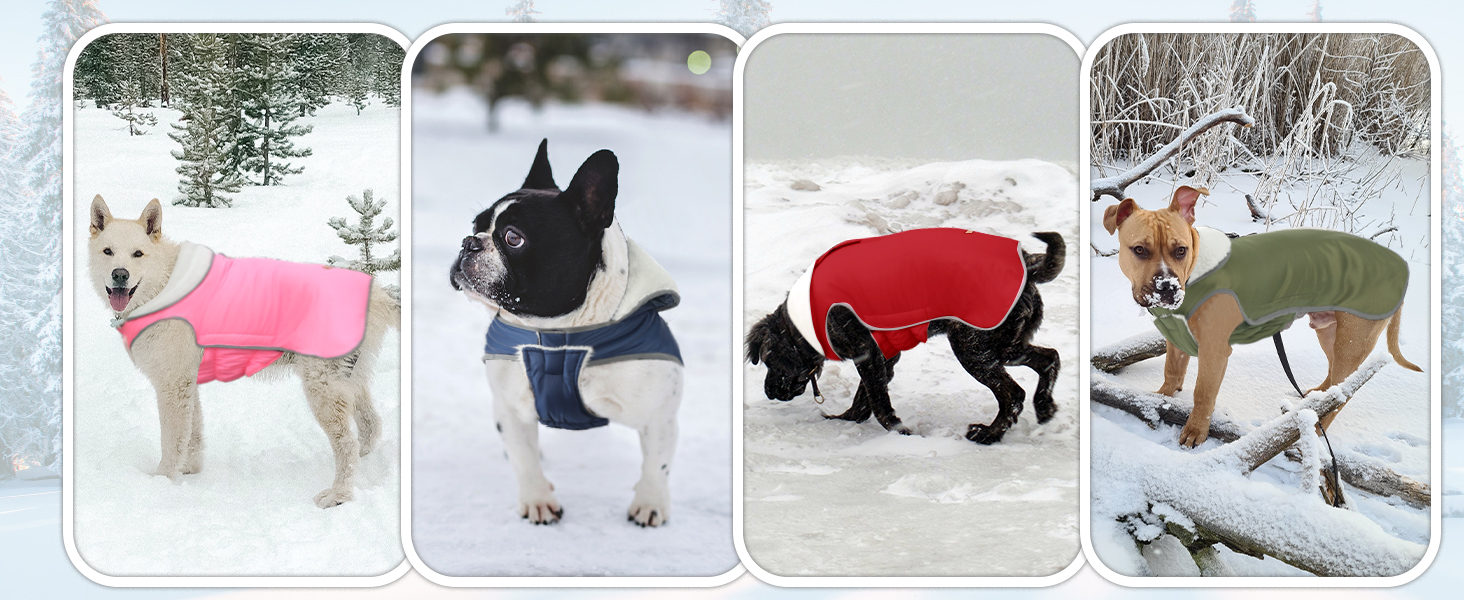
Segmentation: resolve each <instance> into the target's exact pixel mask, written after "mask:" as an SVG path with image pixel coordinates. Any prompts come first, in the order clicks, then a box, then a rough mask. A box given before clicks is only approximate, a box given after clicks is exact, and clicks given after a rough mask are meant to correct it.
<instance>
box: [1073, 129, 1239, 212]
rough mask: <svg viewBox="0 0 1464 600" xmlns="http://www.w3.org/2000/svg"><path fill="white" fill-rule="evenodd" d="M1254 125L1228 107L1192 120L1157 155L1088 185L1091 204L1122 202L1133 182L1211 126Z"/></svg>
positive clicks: (1176, 152)
mask: <svg viewBox="0 0 1464 600" xmlns="http://www.w3.org/2000/svg"><path fill="white" fill-rule="evenodd" d="M1255 122H1256V120H1255V119H1253V118H1251V116H1250V115H1247V114H1245V111H1244V110H1241V109H1239V108H1227V109H1225V110H1222V111H1219V112H1215V113H1212V114H1209V115H1206V116H1205V117H1203V118H1201V119H1200V120H1199V121H1195V124H1194V125H1190V126H1189V128H1188V129H1185V130H1184V131H1183V132H1182V133H1180V134H1179V137H1176V138H1174V140H1172V141H1170V142H1169V143H1168V144H1165V145H1164V147H1163V148H1160V149H1159V151H1158V152H1155V153H1154V154H1153V155H1151V156H1149V158H1146V159H1144V162H1141V163H1139V164H1137V165H1134V167H1133V168H1132V169H1129V170H1127V171H1124V172H1122V173H1119V174H1117V175H1114V176H1112V177H1104V178H1101V179H1094V180H1093V182H1092V184H1091V185H1090V186H1089V187H1091V188H1092V190H1093V201H1094V202H1097V201H1098V199H1099V198H1102V197H1103V196H1105V195H1107V196H1113V197H1114V198H1116V199H1118V200H1123V199H1124V192H1125V191H1126V190H1127V189H1128V186H1130V185H1133V183H1134V182H1135V181H1138V180H1140V179H1143V178H1144V176H1146V175H1148V174H1149V173H1151V172H1153V171H1154V169H1157V168H1159V165H1162V164H1164V161H1167V160H1169V159H1170V158H1173V157H1174V155H1176V154H1179V150H1180V148H1183V147H1184V145H1185V143H1186V142H1188V141H1190V140H1192V139H1194V138H1195V137H1197V136H1199V135H1200V134H1201V133H1204V132H1205V131H1207V130H1209V129H1210V128H1211V127H1214V126H1216V125H1219V124H1221V123H1238V124H1239V125H1240V126H1241V127H1250V126H1251V125H1253V124H1255Z"/></svg>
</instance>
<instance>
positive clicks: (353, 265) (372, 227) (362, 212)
mask: <svg viewBox="0 0 1464 600" xmlns="http://www.w3.org/2000/svg"><path fill="white" fill-rule="evenodd" d="M371 196H372V192H371V190H369V189H368V190H364V191H362V192H361V197H360V198H357V197H355V196H346V202H347V203H349V204H350V205H351V209H352V210H355V211H356V214H357V215H359V216H358V217H357V219H356V224H355V225H348V224H346V219H345V217H331V218H330V220H328V221H326V224H328V225H330V226H331V228H333V229H335V230H336V235H338V236H340V238H341V240H342V241H344V242H345V243H347V244H350V245H352V246H360V247H361V258H359V259H357V260H350V261H348V260H346V259H345V258H342V257H339V256H332V257H330V259H329V260H327V261H326V262H327V264H329V265H331V266H333V267H345V268H347V269H354V270H357V271H361V272H363V273H371V274H373V275H375V274H376V273H380V272H382V271H395V270H397V269H400V268H402V251H401V249H396V250H393V251H392V253H391V256H387V257H385V258H378V257H376V256H375V255H374V254H373V253H372V249H373V248H375V247H376V246H377V245H378V244H385V243H388V242H393V241H396V239H397V232H395V231H391V226H392V220H391V217H382V220H381V226H380V227H377V226H376V224H375V220H376V217H378V216H380V215H381V209H382V208H383V207H385V206H386V200H381V201H374V200H373V199H372V197H371Z"/></svg>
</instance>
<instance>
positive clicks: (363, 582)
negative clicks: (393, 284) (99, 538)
mask: <svg viewBox="0 0 1464 600" xmlns="http://www.w3.org/2000/svg"><path fill="white" fill-rule="evenodd" d="M111 33H374V34H377V35H381V36H385V37H387V38H390V39H391V40H392V41H394V42H396V43H397V44H398V45H400V46H401V47H403V48H406V47H407V37H406V36H404V35H402V34H401V32H398V31H397V30H395V29H392V28H390V27H387V26H385V25H380V24H376V23H109V24H106V25H102V26H100V27H97V28H95V29H92V30H91V31H88V32H86V34H85V35H82V36H81V38H79V39H77V40H76V43H75V44H74V45H72V46H71V51H70V52H69V53H67V55H66V66H65V67H64V68H65V71H64V72H63V73H62V89H61V98H62V100H61V102H62V111H61V123H62V128H61V130H62V133H61V135H62V141H61V146H62V150H61V154H62V169H61V173H62V174H61V177H62V180H61V312H62V315H63V318H62V338H61V339H62V342H63V346H64V349H65V351H64V352H62V358H61V361H62V365H61V373H62V379H61V413H62V442H61V452H62V483H63V486H64V487H63V488H62V490H61V492H62V493H61V505H62V510H61V527H62V531H61V541H62V542H63V543H64V544H65V545H66V556H67V557H68V558H70V559H71V564H72V565H73V566H75V567H76V570H77V571H80V572H81V574H82V575H83V576H85V577H86V578H87V579H90V580H92V581H93V582H96V583H99V584H102V585H105V586H110V587H353V588H363V587H377V586H382V585H386V584H388V583H391V582H393V581H396V580H397V579H400V578H401V577H402V575H405V574H406V573H407V569H408V568H409V566H408V564H407V561H405V560H403V561H402V562H401V564H398V565H397V566H396V567H394V568H392V569H391V570H389V571H387V572H385V573H382V574H380V575H374V576H369V577H336V576H318V577H317V576H300V575H292V576H284V577H276V576H269V575H259V576H244V575H226V576H191V575H178V576H159V575H149V576H118V575H107V574H105V573H102V572H100V571H97V570H96V569H93V568H92V567H91V565H88V564H86V561H85V560H83V559H82V558H81V554H80V553H78V552H77V551H76V542H75V540H74V539H73V535H74V534H75V529H74V527H73V522H72V518H73V514H74V508H75V507H74V505H73V501H74V499H73V498H72V492H73V491H74V489H75V488H74V486H73V485H72V477H73V476H74V473H73V471H72V464H73V460H72V458H73V457H72V452H73V450H72V438H71V435H72V432H73V431H74V427H73V424H72V422H71V417H72V401H73V397H72V395H73V393H74V391H73V390H74V381H73V377H74V369H75V360H74V357H73V356H72V352H73V351H74V350H75V349H76V340H75V337H76V327H75V323H73V318H74V317H75V314H76V311H75V309H76V307H75V302H74V298H73V294H72V291H73V290H72V289H71V288H72V285H71V284H72V277H73V276H74V275H75V260H74V258H73V256H72V252H74V251H75V248H74V246H75V244H74V243H73V241H72V239H73V236H72V228H73V227H75V225H76V224H75V223H74V220H75V219H74V218H73V214H74V213H75V212H76V210H75V208H76V207H75V202H74V201H73V200H72V195H73V194H74V193H75V189H74V187H73V184H72V176H73V173H74V171H75V165H74V164H73V163H74V162H75V159H74V157H73V152H74V150H75V146H74V137H73V131H72V129H73V127H74V125H75V123H74V120H75V117H74V116H72V112H73V111H74V110H75V107H74V106H73V103H72V94H73V91H74V90H73V89H72V88H73V82H72V75H73V72H74V71H75V70H76V57H77V56H79V55H80V54H81V49H82V48H85V47H86V46H87V44H90V43H91V42H92V40H95V39H96V38H98V37H101V36H103V35H107V34H111ZM403 92H404V94H403V96H404V97H405V90H403ZM403 114H405V113H403ZM405 120H406V119H403V121H405ZM403 189H405V186H403ZM407 206H408V205H407V204H405V203H404V204H402V207H403V209H402V214H403V216H405V215H406V214H408V212H409V210H408V209H407ZM408 235H409V234H408V233H406V232H404V233H403V240H406V239H408V238H407V236H408ZM402 245H403V246H404V247H405V246H406V245H407V244H406V242H405V241H404V242H403V243H402ZM405 337H406V336H403V339H404V340H405ZM402 354H403V355H406V354H407V351H406V350H402ZM402 400H403V401H404V402H405V400H406V398H405V397H403V398H402ZM403 414H404V415H405V410H404V409H403ZM403 420H405V417H403ZM398 470H401V467H399V468H398ZM402 510H405V507H403V508H402Z"/></svg>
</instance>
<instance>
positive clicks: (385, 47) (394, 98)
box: [371, 35, 407, 106]
mask: <svg viewBox="0 0 1464 600" xmlns="http://www.w3.org/2000/svg"><path fill="white" fill-rule="evenodd" d="M372 37H374V38H376V44H374V48H373V49H374V54H375V55H376V60H375V63H374V64H373V67H372V69H371V93H372V94H374V95H375V96H376V97H377V98H381V100H382V102H384V103H386V105H387V106H401V105H402V62H404V61H406V59H407V51H406V49H404V48H402V47H401V45H400V44H397V43H396V42H395V41H392V39H391V38H389V37H386V36H384V35H375V36H372Z"/></svg>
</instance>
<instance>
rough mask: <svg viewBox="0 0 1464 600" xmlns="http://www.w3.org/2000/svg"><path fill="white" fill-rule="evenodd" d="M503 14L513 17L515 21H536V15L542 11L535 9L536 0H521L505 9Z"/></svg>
mask: <svg viewBox="0 0 1464 600" xmlns="http://www.w3.org/2000/svg"><path fill="white" fill-rule="evenodd" d="M503 14H506V15H508V16H509V17H512V21H513V22H514V23H534V22H535V21H534V15H537V14H541V13H540V12H539V11H537V10H534V0H519V1H518V3H516V4H514V5H513V6H510V7H508V8H505V9H503Z"/></svg>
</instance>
